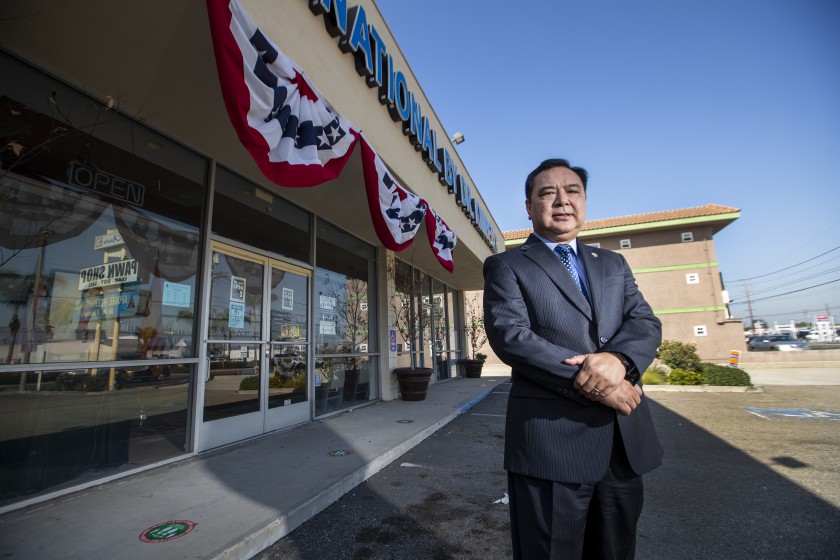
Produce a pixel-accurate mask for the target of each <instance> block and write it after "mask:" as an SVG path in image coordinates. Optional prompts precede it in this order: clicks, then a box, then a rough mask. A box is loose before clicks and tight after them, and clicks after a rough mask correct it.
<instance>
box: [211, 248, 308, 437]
mask: <svg viewBox="0 0 840 560" xmlns="http://www.w3.org/2000/svg"><path fill="white" fill-rule="evenodd" d="M309 277H310V273H309V271H307V270H306V269H303V268H299V267H295V266H293V265H290V264H287V263H283V262H281V261H277V260H274V259H271V258H269V257H267V256H264V255H260V254H257V253H253V252H250V251H244V250H242V249H238V248H235V247H231V246H227V245H223V244H221V243H217V242H213V245H212V258H211V266H210V284H209V285H210V289H209V320H208V329H207V337H206V340H207V342H206V344H207V362H208V363H207V364H206V369H205V375H204V406H203V424H202V426H201V429H200V430H199V441H198V444H199V445H198V447H199V450H205V449H211V448H214V447H218V446H220V445H225V444H227V443H233V442H236V441H240V440H243V439H247V438H249V437H254V436H257V435H260V434H263V433H266V432H270V431H273V430H277V429H281V428H285V427H288V426H292V425H295V424H299V423H301V422H305V421H307V420H308V419H309V418H310V406H309V401H308V394H309V391H308V385H309V381H308V380H309V368H308V367H307V364H308V363H309V359H308V357H309V354H310V350H309V329H308V323H307V320H308V317H309V311H308V310H309Z"/></svg>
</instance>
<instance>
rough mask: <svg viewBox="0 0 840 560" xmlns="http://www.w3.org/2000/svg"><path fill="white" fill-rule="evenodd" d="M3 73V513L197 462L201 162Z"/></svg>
mask: <svg viewBox="0 0 840 560" xmlns="http://www.w3.org/2000/svg"><path fill="white" fill-rule="evenodd" d="M0 75H2V76H4V79H3V80H2V81H0V146H3V147H4V148H7V149H3V150H2V151H0V158H2V160H1V161H0V465H2V472H3V476H2V477H0V488H2V490H0V501H2V502H5V501H14V500H17V499H20V498H22V497H28V496H31V495H33V494H37V493H39V492H48V491H51V490H55V489H59V488H64V487H69V486H72V485H75V484H79V483H82V482H85V481H88V480H93V479H95V478H99V477H103V476H108V475H111V474H113V473H115V472H120V471H121V470H129V469H134V468H136V467H138V466H142V465H147V464H151V463H155V462H158V461H161V460H163V459H167V458H171V457H173V456H176V455H178V454H182V453H185V452H186V451H188V450H189V449H188V447H189V446H190V445H191V442H189V440H188V435H187V428H188V426H189V424H190V419H191V418H192V414H193V413H192V411H191V410H190V406H191V395H192V387H193V383H194V381H195V380H194V378H195V373H196V371H195V367H196V365H195V362H196V361H197V360H196V359H195V358H194V356H195V341H196V339H197V337H196V336H195V332H194V331H195V324H196V315H197V308H196V305H197V304H196V302H197V300H198V294H197V290H198V282H197V275H198V270H199V266H200V252H201V250H200V230H199V227H200V224H201V222H202V218H203V215H204V208H205V206H204V204H205V197H206V186H205V183H206V170H207V161H206V160H205V159H203V158H201V157H199V156H197V155H195V154H193V153H192V152H190V151H188V150H186V149H185V148H183V147H182V146H180V145H178V144H176V143H174V142H172V141H170V140H168V139H167V138H165V137H163V136H161V135H159V134H157V133H155V132H154V131H152V130H150V129H148V128H146V127H144V126H142V125H141V124H139V123H137V122H135V121H132V120H131V119H129V118H127V117H125V116H123V115H122V114H121V113H119V112H118V110H117V109H118V107H114V108H111V107H108V106H105V105H103V104H101V103H99V102H97V101H94V100H92V99H90V98H88V97H86V96H84V95H82V94H80V93H78V92H76V91H75V90H73V89H71V88H69V87H67V86H65V85H64V84H61V83H60V82H58V81H56V80H54V79H52V78H50V77H49V76H47V75H45V74H43V73H42V72H39V71H37V70H34V69H32V68H31V67H29V66H27V65H25V64H22V63H20V62H18V61H16V60H15V59H13V58H11V57H9V56H7V55H5V54H2V53H0ZM162 387H166V390H165V391H159V390H156V389H159V388H162ZM47 395H49V398H45V397H46V396H47Z"/></svg>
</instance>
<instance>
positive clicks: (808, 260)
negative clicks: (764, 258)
mask: <svg viewBox="0 0 840 560" xmlns="http://www.w3.org/2000/svg"><path fill="white" fill-rule="evenodd" d="M837 249H840V245H838V246H837V247H835V248H834V249H829V250H828V251H826V252H825V253H820V254H819V255H817V256H816V257H811V258H810V259H805V260H804V261H802V262H800V263H796V264H792V265H790V266H786V267H785V268H780V269H779V270H776V271H773V272H768V273H767V274H759V275H758V276H752V277H750V278H741V279H740V280H735V281H736V282H745V281H747V280H755V279H756V278H764V277H765V276H770V275H771V274H778V273H779V272H784V271H785V270H790V269H791V268H795V267H797V266H799V265H801V264H805V263H806V262H811V261H813V260H815V259H818V258H820V257H822V256H823V255H827V254H829V253H831V252H832V251H836V250H837Z"/></svg>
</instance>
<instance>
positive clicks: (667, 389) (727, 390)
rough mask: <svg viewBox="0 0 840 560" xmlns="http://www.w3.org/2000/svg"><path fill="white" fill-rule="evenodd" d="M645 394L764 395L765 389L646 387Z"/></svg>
mask: <svg viewBox="0 0 840 560" xmlns="http://www.w3.org/2000/svg"><path fill="white" fill-rule="evenodd" d="M644 391H645V393H656V392H661V393H763V392H764V387H762V386H761V385H753V386H751V387H732V386H728V385H645V386H644Z"/></svg>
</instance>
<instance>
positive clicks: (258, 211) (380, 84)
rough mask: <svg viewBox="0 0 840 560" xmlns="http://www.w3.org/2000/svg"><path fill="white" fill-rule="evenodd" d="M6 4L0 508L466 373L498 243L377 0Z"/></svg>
mask: <svg viewBox="0 0 840 560" xmlns="http://www.w3.org/2000/svg"><path fill="white" fill-rule="evenodd" d="M236 10H241V14H240V17H242V18H246V19H243V20H241V21H245V22H246V24H244V25H243V27H244V28H245V29H246V31H248V37H250V39H249V40H250V44H244V45H243V44H241V43H240V45H239V46H240V47H241V48H242V49H243V51H242V53H237V52H235V51H231V50H230V46H231V45H233V44H234V43H235V42H236V40H237V35H236V31H235V28H236V25H237V24H238V23H241V21H237V19H236V16H235V14H234V16H231V15H230V14H231V11H234V12H236ZM0 13H2V17H0V75H2V76H4V79H3V80H2V83H0V157H2V166H1V167H0V469H1V470H0V511H3V510H8V509H13V508H16V507H21V506H22V505H25V504H28V503H32V502H33V501H38V500H43V499H48V498H50V497H53V496H56V495H59V494H60V493H63V492H69V491H73V490H77V489H79V488H83V487H84V486H86V485H91V484H95V483H99V482H101V481H103V480H107V479H109V478H111V477H117V476H130V475H131V474H134V473H137V472H139V471H140V470H144V469H148V468H152V467H154V466H157V465H161V464H165V463H166V462H170V461H176V460H180V459H183V458H185V457H189V456H191V455H193V454H195V453H201V452H205V451H208V450H212V449H216V448H219V447H221V446H224V445H228V444H233V443H237V442H241V441H243V440H246V439H249V438H252V437H256V436H260V435H262V434H265V433H269V432H272V431H275V430H281V429H286V428H290V427H293V426H296V425H300V424H302V423H306V422H311V421H313V420H315V419H317V418H320V417H324V416H325V415H330V414H335V413H336V412H338V411H345V410H348V409H350V408H353V407H357V406H361V405H365V404H367V403H370V402H375V401H377V400H380V399H382V400H391V399H394V398H397V396H398V393H397V385H396V382H395V380H394V376H393V375H392V370H393V369H394V368H395V367H398V366H406V365H410V364H416V365H418V366H423V367H429V368H433V370H434V377H433V381H432V382H433V383H435V382H444V381H446V380H448V379H450V378H452V377H456V376H458V375H460V374H461V373H460V371H459V367H458V365H457V364H456V362H457V360H458V359H459V358H460V357H461V354H462V350H463V348H464V341H463V305H464V302H463V297H462V294H463V292H464V291H465V290H475V289H480V288H481V285H482V278H481V263H482V262H483V260H484V259H485V258H486V257H487V256H488V255H490V254H492V253H493V252H495V251H497V250H501V248H500V243H501V241H500V240H501V239H502V235H501V232H500V231H499V230H498V227H497V226H496V224H495V222H494V221H493V219H492V216H490V214H489V212H487V209H486V206H485V204H484V203H483V201H482V199H481V196H480V193H479V192H478V191H477V189H476V188H475V186H474V185H473V184H472V180H471V179H470V177H469V174H468V173H467V171H466V170H465V168H464V166H463V164H462V162H461V161H460V159H459V157H458V154H457V151H456V149H455V146H454V145H453V144H452V142H451V141H450V140H449V137H450V135H449V134H448V133H447V131H446V129H445V127H444V125H443V124H442V123H441V122H439V120H438V119H437V117H436V115H435V113H434V111H433V109H432V107H431V105H430V103H429V101H428V100H427V99H426V98H425V96H424V95H423V93H422V90H421V88H420V86H419V84H418V83H417V82H416V80H415V79H414V77H413V75H412V73H411V70H410V67H409V64H408V62H407V61H406V60H405V59H404V58H403V56H402V54H401V53H400V51H399V48H398V45H397V42H396V40H395V39H394V38H393V37H392V36H391V35H390V32H389V31H388V28H387V25H386V24H385V22H384V21H383V20H382V17H381V15H380V14H379V11H378V9H377V8H376V5H375V4H374V3H373V1H370V0H368V1H365V0H360V1H358V2H347V3H346V4H345V3H343V2H331V1H318V0H316V1H306V0H288V1H284V2H276V1H274V0H251V1H246V0H243V1H242V2H241V4H240V3H239V2H228V1H226V0H224V1H219V2H217V1H216V0H210V1H208V2H207V3H206V4H205V3H202V2H194V1H190V0H174V1H173V0H167V1H165V2H164V1H156V2H151V3H150V2H145V3H142V4H137V5H133V4H125V3H113V2H105V1H94V2H87V3H85V4H83V5H77V4H75V3H67V2H64V1H62V0H47V1H44V2H41V3H39V4H38V6H37V7H33V6H32V4H31V3H29V2H23V1H21V2H14V1H13V2H6V3H4V5H3V7H2V8H0ZM242 14H244V15H242ZM214 18H215V19H214ZM220 18H221V19H220ZM225 18H227V19H225ZM247 22H250V23H252V24H253V25H255V26H256V27H258V28H259V34H257V33H253V29H250V28H249V27H248V26H249V25H250V23H247ZM226 41H227V42H226ZM263 41H268V42H263ZM266 45H269V47H266ZM251 47H253V48H254V49H255V50H254V52H256V53H257V54H256V55H255V56H257V57H258V59H259V60H257V64H256V65H254V67H253V68H250V69H251V70H253V74H254V76H256V78H257V79H258V80H262V82H263V83H264V84H265V83H266V81H271V80H274V79H275V77H274V74H266V73H261V72H262V71H261V68H262V66H261V64H262V62H261V61H267V62H269V63H270V62H271V61H268V55H266V54H265V53H266V51H267V50H268V51H269V52H270V51H271V49H275V50H276V51H277V52H278V54H277V56H278V57H286V59H287V60H288V61H292V62H293V63H294V65H295V66H294V69H295V71H296V72H298V74H295V73H294V72H293V73H292V79H291V80H292V83H291V85H290V86H288V87H286V88H285V89H284V87H281V86H282V84H277V83H272V84H267V85H266V87H268V90H267V91H268V94H269V95H274V96H275V106H274V107H273V109H276V111H274V110H272V111H271V112H270V113H269V114H268V115H266V116H265V118H262V117H260V118H261V119H262V120H259V119H257V120H259V122H257V120H254V119H255V118H256V117H254V115H253V113H254V111H255V110H254V107H255V102H254V101H253V100H251V101H250V105H248V98H247V91H246V90H245V87H246V85H243V84H247V78H246V79H245V80H244V81H243V82H238V81H236V80H233V81H232V80H231V79H230V75H229V70H230V68H231V66H227V67H226V66H225V64H227V63H226V62H224V60H225V57H228V58H227V60H228V62H229V61H230V60H234V61H237V60H238V64H239V65H240V66H242V65H243V60H244V61H245V63H246V64H245V65H244V68H245V71H246V72H245V73H247V71H248V70H249V67H248V65H247V62H248V60H249V59H248V55H247V53H246V52H245V51H246V50H247V49H248V48H251ZM226 49H227V50H226ZM344 51H348V52H344ZM269 66H271V64H269ZM225 68H227V71H228V73H227V74H226V70H225ZM290 68H291V67H290ZM272 72H274V71H273V70H272ZM234 74H235V73H234ZM298 75H301V76H302V77H298ZM252 77H253V76H252ZM295 88H297V89H296V91H297V92H298V95H299V98H300V103H299V105H300V106H301V107H300V109H299V110H300V112H299V113H292V114H291V115H289V114H288V113H287V112H285V111H286V109H287V107H289V106H291V105H294V103H292V102H291V101H288V100H284V99H280V100H278V99H277V97H276V96H277V95H278V92H281V91H284V92H289V91H293V90H295ZM243 92H245V93H243ZM243 99H244V100H245V101H244V103H245V104H244V105H243V104H242V103H243ZM315 99H318V100H321V101H322V102H326V101H328V102H329V104H326V103H324V104H323V105H321V106H320V110H321V111H322V112H324V111H326V113H325V114H327V115H328V116H329V118H333V119H334V120H333V121H332V123H322V125H320V126H318V125H317V122H316V121H313V122H315V128H310V129H306V126H307V125H306V123H307V122H309V121H304V119H305V118H307V115H308V113H307V111H308V110H309V109H308V108H307V107H308V106H307V105H306V104H305V102H306V101H311V100H315ZM237 102H238V103H239V105H238V107H239V108H240V109H241V108H242V107H245V111H244V113H243V114H244V115H245V116H244V117H243V118H242V120H239V121H237V114H236V113H237ZM324 107H326V109H324ZM270 108H271V107H270ZM240 116H241V115H240ZM293 122H294V126H292V124H291V123H293ZM254 123H256V124H254ZM260 123H263V124H260ZM265 123H268V125H270V126H274V127H276V130H275V131H274V132H272V131H271V130H269V131H268V133H266V134H265V135H264V136H263V137H261V138H263V140H260V141H259V142H256V143H254V142H251V143H250V144H249V134H250V135H251V139H253V137H254V130H262V129H261V128H260V127H263V126H264V125H265ZM278 123H279V124H278ZM328 124H335V125H336V126H335V127H332V126H328ZM292 128H295V129H297V136H295V135H294V134H290V133H289V132H288V131H289V130H291V129H292ZM361 130H364V134H363V135H362V134H361ZM272 134H275V135H276V137H277V142H276V143H272V142H273V140H271V138H272V136H271V135H272ZM330 135H332V136H330ZM309 140H311V145H314V146H316V147H318V150H317V155H316V158H317V157H321V158H322V161H321V164H320V165H318V164H312V163H311V162H303V163H301V162H298V161H296V159H295V158H296V157H297V153H298V150H299V151H300V153H301V154H303V155H306V154H305V153H304V152H305V151H306V150H305V148H306V142H307V141H309ZM260 142H263V143H264V144H265V146H263V147H265V148H266V149H265V150H263V152H262V155H260V148H261V144H260ZM287 142H290V143H291V144H292V145H293V146H292V148H291V149H288V148H289V146H288V145H287ZM322 142H323V143H324V145H326V144H327V143H328V144H329V145H330V147H331V148H332V149H333V151H332V152H329V150H327V151H326V152H325V151H324V150H321V146H322ZM255 146H256V147H255ZM267 150H268V151H269V152H270V153H268V154H267V155H266V151H267ZM284 150H285V155H283V154H281V155H280V156H278V155H277V154H278V153H280V152H284ZM312 150H315V148H312ZM336 150H344V152H343V153H338V152H337V151H336ZM311 153H316V151H311ZM324 153H332V154H333V155H327V156H323V154H324ZM261 158H262V159H261ZM377 185H378V188H379V190H378V191H377V190H376V189H377ZM388 189H390V190H388ZM406 193H409V194H406ZM411 193H413V194H411ZM388 195H392V197H391V198H390V199H389V198H388ZM415 195H416V196H415ZM388 204H390V205H391V206H390V207H389V206H388ZM377 211H379V212H380V213H378V214H377ZM432 229H434V231H432V234H430V235H427V233H429V231H431V230H432ZM418 231H419V233H417V232H418ZM389 236H390V237H389ZM412 236H413V237H412ZM456 237H457V244H455V243H456ZM453 244H455V249H454V250H453V249H452V245H453ZM449 269H452V270H451V271H450V270H449Z"/></svg>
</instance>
